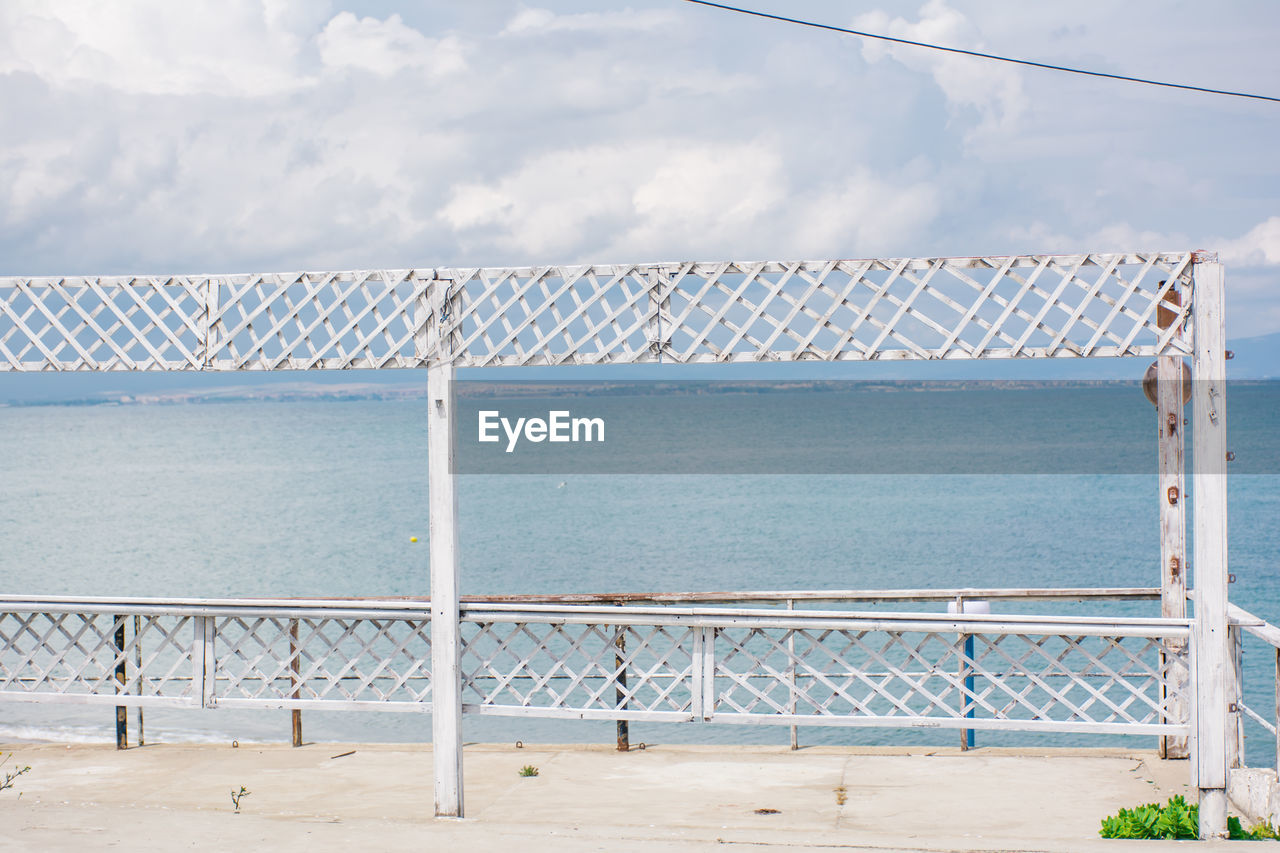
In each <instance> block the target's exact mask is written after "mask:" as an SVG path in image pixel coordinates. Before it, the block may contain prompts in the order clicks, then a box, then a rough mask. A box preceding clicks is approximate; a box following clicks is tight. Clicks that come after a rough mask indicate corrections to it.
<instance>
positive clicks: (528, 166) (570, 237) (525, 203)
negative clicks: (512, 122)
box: [441, 140, 939, 262]
mask: <svg viewBox="0 0 1280 853" xmlns="http://www.w3.org/2000/svg"><path fill="white" fill-rule="evenodd" d="M938 209H939V198H938V193H937V190H936V189H935V187H933V186H932V185H931V184H930V183H929V182H928V181H925V180H916V181H895V180H891V179H889V178H887V177H882V176H877V175H875V174H873V173H872V172H870V171H869V170H866V169H860V170H858V171H857V173H856V174H854V175H852V176H850V177H849V178H847V179H845V180H843V181H840V182H839V183H837V184H836V185H835V187H834V188H833V187H831V186H829V185H828V183H827V182H825V181H819V182H817V183H811V182H797V179H796V178H795V177H793V176H791V175H789V174H788V170H787V164H786V160H785V157H784V156H783V152H782V151H781V150H780V149H779V147H778V146H777V145H776V144H770V143H767V142H764V141H760V140H757V141H753V142H746V143H722V144H719V145H707V144H699V143H698V142H696V141H695V140H682V141H680V142H678V143H673V142H666V143H658V142H648V143H637V144H630V145H621V146H593V147H588V148H582V149H574V150H570V151H556V152H551V153H548V154H546V155H542V156H538V157H534V158H531V159H529V160H527V161H526V162H524V163H522V164H521V165H520V166H519V167H518V168H516V169H515V170H513V171H511V172H510V173H508V174H506V175H503V176H501V177H500V178H498V179H496V180H494V181H491V182H487V183H467V184H463V185H460V186H458V187H455V189H454V190H453V192H452V196H451V198H450V201H449V203H448V204H447V205H445V206H444V208H443V209H442V211H441V218H442V219H443V220H444V221H445V222H446V223H447V224H448V225H449V227H451V228H452V229H454V230H455V231H456V232H457V233H459V235H460V236H461V238H462V239H463V241H464V242H465V243H467V244H468V245H471V246H473V247H474V248H481V247H484V246H492V247H494V248H495V249H497V250H500V251H501V252H502V253H504V254H516V255H523V256H525V257H529V258H534V259H536V260H537V261H538V262H543V261H550V260H553V259H556V258H561V259H563V258H564V257H565V255H574V256H575V258H574V259H575V260H585V259H587V258H585V257H582V256H579V255H578V253H579V252H581V251H582V247H585V248H587V249H588V252H593V254H592V255H591V257H594V258H595V259H600V258H604V259H615V260H623V259H632V260H634V259H638V258H658V257H662V258H667V259H670V258H672V257H676V258H696V259H710V258H715V257H721V256H724V257H730V256H732V257H736V258H743V257H746V258H760V257H766V256H768V257H773V256H776V257H795V256H800V255H803V256H817V255H822V254H828V255H833V256H846V255H849V254H864V255H865V254H875V253H876V252H879V251H892V250H897V251H901V250H903V249H904V247H905V246H906V245H907V240H908V239H909V238H911V237H913V236H914V237H918V236H919V235H921V234H922V233H923V229H924V228H925V226H927V225H928V223H929V222H930V221H931V220H932V219H933V218H934V217H935V216H936V215H937V212H938ZM575 249H576V251H575Z"/></svg>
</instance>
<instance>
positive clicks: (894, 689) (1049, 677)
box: [0, 590, 1190, 735]
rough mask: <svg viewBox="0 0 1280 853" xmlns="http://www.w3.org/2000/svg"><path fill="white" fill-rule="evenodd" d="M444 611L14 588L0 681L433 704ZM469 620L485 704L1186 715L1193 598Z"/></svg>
mask: <svg viewBox="0 0 1280 853" xmlns="http://www.w3.org/2000/svg"><path fill="white" fill-rule="evenodd" d="M947 592H948V593H951V592H955V591H947ZM970 592H973V591H969V590H966V591H964V592H963V593H962V594H966V595H967V594H968V593H970ZM1038 592H1040V593H1043V592H1044V591H1043V590H1040V591H1038ZM1081 592H1082V591H1080V590H1076V591H1073V594H1078V593H1081ZM1103 592H1105V593H1107V594H1108V595H1114V594H1116V593H1117V591H1116V590H1105V591H1103ZM1129 592H1130V593H1133V596H1134V597H1137V596H1145V595H1146V591H1142V590H1138V591H1129ZM904 593H905V595H906V596H907V599H908V600H915V599H916V598H923V597H926V596H927V597H928V598H929V600H935V601H937V600H943V599H944V598H945V599H950V598H951V597H952V596H951V595H947V596H942V597H939V596H937V593H936V592H934V591H927V592H923V593H922V592H921V591H900V594H904ZM826 595H832V593H826ZM851 597H852V596H851ZM1008 597H1012V596H1008ZM1049 597H1050V598H1055V597H1063V596H1049ZM1086 597H1087V596H1086ZM1121 597H1125V596H1121ZM871 600H881V596H880V595H876V596H872V599H871ZM761 601H762V599H760V598H757V599H756V600H754V601H752V602H751V603H753V604H757V605H758V604H760V603H761ZM135 616H136V617H138V618H137V621H135V620H134V617H135ZM429 620H430V613H429V608H427V607H425V606H424V605H423V602H421V601H394V600H383V601H372V600H347V599H329V600H308V601H298V600H286V599H248V600H236V599H173V600H162V599H136V598H135V599H106V598H93V599H73V598H69V597H57V596H55V597H30V596H5V597H0V701H18V702H72V703H87V704H100V705H115V706H122V705H123V706H129V705H134V706H139V707H152V706H158V707H204V708H292V709H307V708H315V709H332V710H375V711H399V712H429V711H430V710H431V675H430V672H429V661H430V640H431V638H430V624H429ZM461 623H462V629H463V637H462V652H461V670H462V685H463V705H464V709H465V710H466V711H468V712H470V713H475V714H483V715H505V716H531V717H546V718H561V719H601V720H620V719H626V720H651V721H669V722H676V721H683V722H691V721H702V722H710V723H726V724H732V725H822V726H891V727H908V728H920V727H925V728H968V729H992V730H994V729H1003V730H1021V731H1045V732H1047V731H1055V732H1079V733H1095V734H1142V735H1149V734H1186V733H1187V731H1188V727H1187V721H1186V720H1185V719H1180V718H1178V717H1177V716H1175V715H1174V713H1173V712H1172V711H1171V710H1170V709H1171V707H1172V706H1171V705H1170V703H1169V700H1168V699H1167V698H1166V699H1162V698H1161V693H1160V689H1159V685H1160V683H1161V681H1162V680H1164V679H1165V678H1166V676H1167V675H1168V671H1167V670H1168V668H1170V667H1177V668H1179V669H1181V670H1182V671H1185V668H1186V665H1187V660H1186V656H1185V653H1177V654H1169V653H1168V649H1169V648H1171V647H1175V646H1176V647H1178V648H1185V647H1186V646H1187V644H1188V642H1189V640H1190V629H1189V623H1188V622H1187V620H1171V619H1157V618H1138V617H1094V616H1060V615H985V614H981V615H980V614H940V613H923V612H858V611H851V610H790V611H787V610H775V609H766V608H761V607H758V606H757V607H747V608H744V607H707V606H698V607H691V606H676V605H656V604H649V605H623V606H619V605H616V604H614V605H610V604H551V603H529V602H524V603H519V604H516V603H510V602H505V601H496V602H495V601H485V602H468V603H466V604H464V605H463V607H462V614H461ZM966 641H967V642H966ZM1170 641H1177V642H1170ZM1162 650H1165V652H1166V653H1165V654H1164V655H1163V656H1162V655H1161V654H1160V653H1161V651H1162ZM135 661H136V662H137V663H135ZM118 672H120V673H122V678H123V680H122V681H117V678H116V676H117V673H118ZM1173 682H1174V683H1181V682H1185V679H1173Z"/></svg>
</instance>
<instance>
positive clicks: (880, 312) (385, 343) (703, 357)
mask: <svg viewBox="0 0 1280 853" xmlns="http://www.w3.org/2000/svg"><path fill="white" fill-rule="evenodd" d="M1193 261H1194V258H1193V256H1192V254H1191V253H1155V254H1137V255H1134V254H1111V255H1023V256H1011V257H989V258H901V259H877V260H863V261H803V262H787V263H783V262H777V261H764V262H758V263H754V262H753V263H748V262H737V261H734V262H723V263H669V264H636V265H623V266H583V267H539V268H529V267H506V268H482V269H481V268H478V269H434V270H375V271H362V272H317V273H287V274H264V275H235V276H184V277H169V278H61V279H35V278H0V370H308V369H346V368H389V367H422V366H425V365H426V364H428V363H430V362H435V361H449V362H452V363H454V364H456V365H458V366H462V367H483V366H493V365H547V364H603V363H613V364H623V363H637V362H660V361H667V362H676V363H699V362H735V361H810V360H813V361H863V360H873V359H900V358H907V359H972V358H1046V357H1048V358H1052V357H1063V356H1069V357H1091V356H1121V355H1128V356H1151V355H1155V354H1160V353H1180V354H1187V353H1189V352H1190V333H1189V329H1188V328H1187V325H1188V324H1187V323H1184V322H1175V323H1173V324H1172V325H1170V326H1169V327H1168V328H1166V329H1164V330H1161V328H1160V327H1159V324H1158V322H1157V312H1156V308H1157V304H1158V303H1160V302H1161V301H1162V300H1163V299H1164V298H1165V297H1166V296H1167V295H1168V294H1170V293H1171V292H1172V293H1176V294H1177V298H1178V300H1179V301H1180V304H1181V306H1182V307H1181V308H1180V309H1178V310H1180V311H1181V315H1182V317H1183V318H1185V317H1187V316H1189V313H1190V304H1191V300H1190V298H1189V297H1190V295H1191V284H1192V274H1191V273H1192V265H1193ZM432 306H435V307H432Z"/></svg>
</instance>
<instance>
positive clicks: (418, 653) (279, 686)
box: [208, 615, 431, 710]
mask: <svg viewBox="0 0 1280 853" xmlns="http://www.w3.org/2000/svg"><path fill="white" fill-rule="evenodd" d="M214 631H215V639H214V645H213V647H214V650H215V654H216V662H215V666H214V672H215V674H216V677H215V680H214V683H213V685H212V695H211V699H210V700H209V701H208V704H218V705H226V706H228V707H235V706H245V707H263V706H264V705H265V706H267V707H306V706H308V705H313V704H335V703H341V704H344V705H349V706H350V707H353V708H355V707H361V708H375V709H380V708H383V707H385V706H396V707H398V708H402V709H405V710H415V709H416V710H429V708H430V702H431V674H430V660H431V630H430V623H429V621H428V620H426V619H397V618H393V617H389V618H385V619H379V618H368V617H364V618H361V617H353V618H318V617H315V616H309V617H296V618H282V617H274V616H262V615H258V616H253V617H240V616H232V617H225V618H221V619H217V620H215V621H214Z"/></svg>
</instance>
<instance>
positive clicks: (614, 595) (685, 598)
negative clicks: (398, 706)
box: [0, 587, 1160, 613]
mask: <svg viewBox="0 0 1280 853" xmlns="http://www.w3.org/2000/svg"><path fill="white" fill-rule="evenodd" d="M956 599H963V600H983V599H991V600H1005V599H1010V600H1021V601H1073V602H1083V601H1159V600H1160V589H1159V587H956V588H952V589H873V590H865V589H864V590H831V589H820V590H812V589H794V590H763V591H762V590H738V591H718V592H600V593H588V592H584V593H543V594H538V593H522V594H513V595H489V594H486V595H464V596H462V602H463V603H464V604H467V605H476V604H486V603H493V604H785V603H786V602H788V601H793V602H796V603H802V602H803V603H809V604H833V603H841V602H862V603H873V602H908V601H921V602H950V601H955V600H956ZM430 603H431V597H430V596H347V597H343V598H304V597H297V596H289V597H271V598H139V597H123V598H116V597H109V598H108V597H100V596H99V597H94V596H70V595H13V594H0V608H6V609H12V608H24V609H36V610H40V609H56V608H59V607H65V606H70V607H73V608H80V609H83V608H85V607H95V608H105V609H104V610H101V611H99V612H115V610H116V609H118V608H119V606H120V605H124V606H126V607H128V608H136V607H151V606H160V607H166V608H169V607H176V608H183V609H185V608H192V607H196V608H215V609H216V608H224V609H228V610H227V612H230V610H231V609H234V610H236V612H242V610H241V609H242V608H245V607H258V606H266V607H270V608H281V607H284V608H288V607H306V608H311V609H316V610H329V609H333V608H343V609H348V610H350V609H352V608H353V607H372V608H376V609H380V610H381V609H386V608H393V609H395V608H408V612H413V613H418V612H426V611H427V610H429V607H428V605H430ZM129 612H134V610H132V609H130V610H129Z"/></svg>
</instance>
